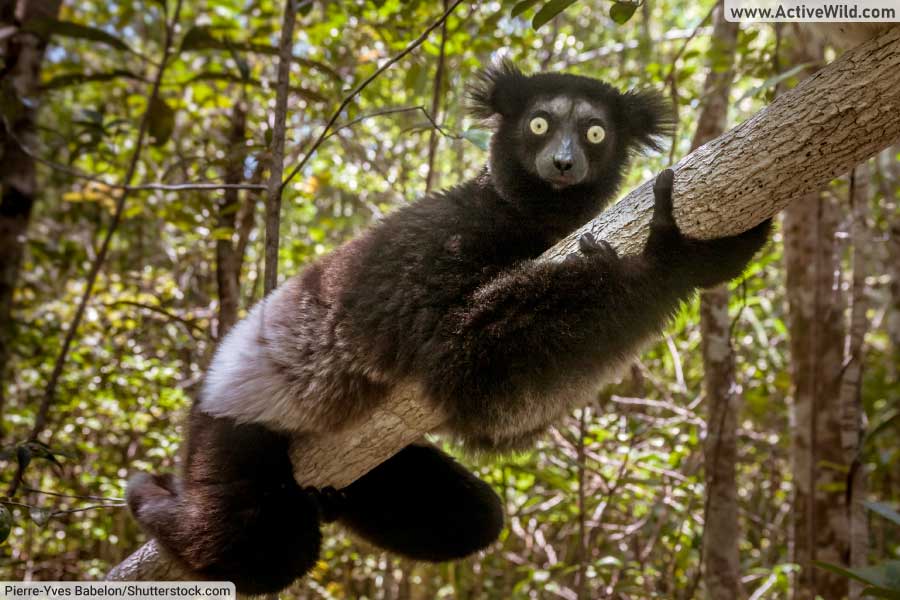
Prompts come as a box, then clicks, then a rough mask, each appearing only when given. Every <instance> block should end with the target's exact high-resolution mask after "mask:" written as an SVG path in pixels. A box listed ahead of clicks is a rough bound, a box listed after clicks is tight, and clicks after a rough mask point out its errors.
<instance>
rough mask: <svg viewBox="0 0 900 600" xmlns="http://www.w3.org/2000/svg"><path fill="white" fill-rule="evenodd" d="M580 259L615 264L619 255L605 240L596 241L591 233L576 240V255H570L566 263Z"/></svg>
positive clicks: (584, 234)
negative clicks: (591, 259) (592, 259)
mask: <svg viewBox="0 0 900 600" xmlns="http://www.w3.org/2000/svg"><path fill="white" fill-rule="evenodd" d="M582 258H595V259H596V258H599V259H601V260H603V261H605V262H615V261H617V260H618V259H619V254H618V253H617V252H616V249H615V248H613V246H612V244H610V243H609V242H607V241H606V240H598V239H597V238H595V237H594V235H593V234H592V233H583V234H581V236H580V237H579V238H578V253H575V254H570V255H569V256H568V257H567V258H566V262H570V261H577V260H580V259H582Z"/></svg>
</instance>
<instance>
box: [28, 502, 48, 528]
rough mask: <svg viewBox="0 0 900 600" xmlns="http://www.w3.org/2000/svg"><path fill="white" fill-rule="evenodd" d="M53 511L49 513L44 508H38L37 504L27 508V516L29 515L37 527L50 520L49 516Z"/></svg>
mask: <svg viewBox="0 0 900 600" xmlns="http://www.w3.org/2000/svg"><path fill="white" fill-rule="evenodd" d="M52 514H53V513H51V512H50V511H49V510H47V509H46V508H40V507H39V506H32V507H31V508H30V509H28V516H30V517H31V520H32V521H34V522H35V524H36V525H37V526H38V527H43V526H44V525H46V524H47V523H48V522H49V521H50V517H51V516H52Z"/></svg>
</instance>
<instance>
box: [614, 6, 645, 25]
mask: <svg viewBox="0 0 900 600" xmlns="http://www.w3.org/2000/svg"><path fill="white" fill-rule="evenodd" d="M638 6H640V4H638V3H636V2H616V3H615V4H613V5H612V7H610V9H609V18H610V19H612V20H613V21H615V22H616V23H618V24H619V25H624V24H625V23H627V22H628V19H630V18H631V17H632V16H634V12H635V11H636V10H637V8H638Z"/></svg>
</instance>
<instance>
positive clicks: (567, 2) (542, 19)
mask: <svg viewBox="0 0 900 600" xmlns="http://www.w3.org/2000/svg"><path fill="white" fill-rule="evenodd" d="M577 1H578V0H550V2H548V3H547V4H545V5H544V6H543V7H541V10H539V11H538V12H537V14H536V15H534V18H533V19H532V20H531V26H532V27H533V28H534V29H540V28H541V27H543V26H544V25H546V24H547V23H548V22H550V20H552V19H553V17H555V16H556V15H558V14H559V13H561V12H562V11H564V10H566V9H567V8H569V7H570V6H572V5H573V4H575V2H577Z"/></svg>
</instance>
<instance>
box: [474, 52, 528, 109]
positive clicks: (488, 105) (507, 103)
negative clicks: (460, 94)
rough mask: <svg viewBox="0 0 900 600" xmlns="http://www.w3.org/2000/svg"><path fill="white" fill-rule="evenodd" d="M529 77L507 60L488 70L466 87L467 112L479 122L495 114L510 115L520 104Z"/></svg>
mask: <svg viewBox="0 0 900 600" xmlns="http://www.w3.org/2000/svg"><path fill="white" fill-rule="evenodd" d="M527 82H528V77H527V76H526V75H524V74H523V73H522V71H520V70H519V69H517V68H516V67H515V66H514V65H513V64H512V63H511V62H510V61H508V60H503V61H500V62H497V63H494V64H493V65H491V66H489V67H487V68H486V69H484V70H483V71H481V72H480V73H478V75H476V77H475V81H474V83H472V84H470V85H469V90H468V96H469V110H470V111H471V113H472V115H473V116H475V117H477V118H479V119H488V118H490V117H492V116H494V115H496V114H499V115H502V116H510V115H512V114H513V113H514V111H515V109H516V107H517V106H518V105H520V104H521V102H518V101H517V100H518V99H519V98H521V97H522V96H523V95H524V94H525V86H526V84H527Z"/></svg>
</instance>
